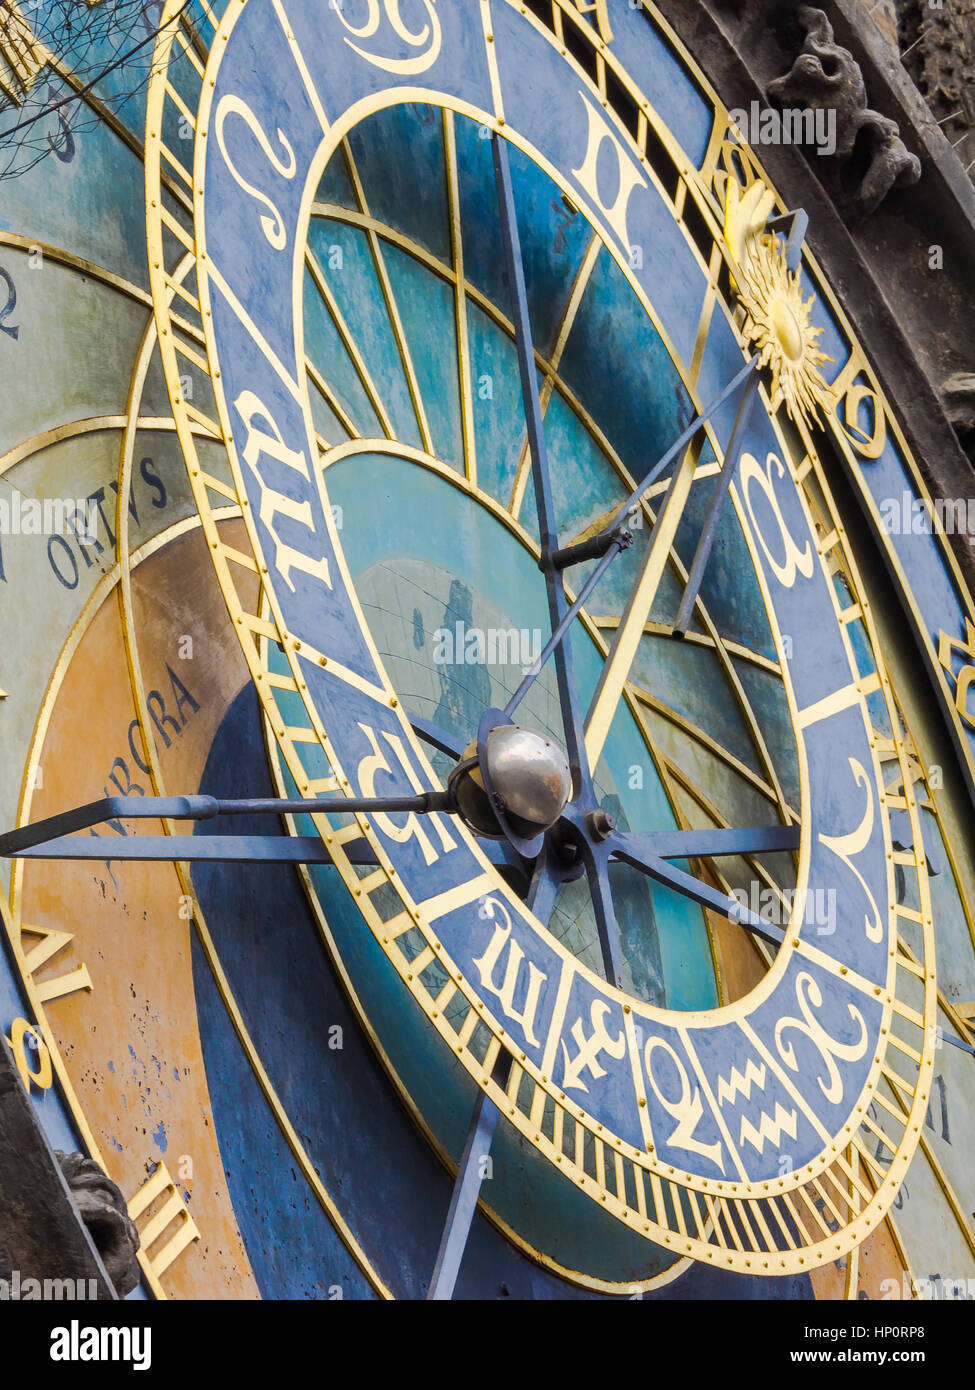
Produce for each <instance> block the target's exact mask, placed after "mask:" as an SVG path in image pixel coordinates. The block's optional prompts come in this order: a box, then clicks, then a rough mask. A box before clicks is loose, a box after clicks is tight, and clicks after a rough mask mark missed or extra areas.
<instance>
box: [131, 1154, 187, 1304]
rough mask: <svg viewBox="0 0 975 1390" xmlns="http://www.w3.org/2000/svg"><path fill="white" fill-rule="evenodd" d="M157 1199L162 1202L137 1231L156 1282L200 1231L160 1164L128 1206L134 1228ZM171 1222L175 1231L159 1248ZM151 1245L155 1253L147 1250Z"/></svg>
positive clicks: (164, 1167) (163, 1164)
mask: <svg viewBox="0 0 975 1390" xmlns="http://www.w3.org/2000/svg"><path fill="white" fill-rule="evenodd" d="M159 1197H163V1198H164V1199H165V1200H164V1201H163V1203H162V1205H161V1206H160V1207H159V1208H158V1209H157V1210H156V1211H155V1212H154V1213H153V1215H152V1216H150V1218H149V1220H148V1221H147V1222H146V1223H145V1225H144V1226H142V1227H141V1229H140V1231H139V1235H140V1236H141V1238H142V1249H143V1251H144V1252H145V1256H146V1259H147V1261H148V1263H149V1268H150V1269H151V1270H152V1272H153V1274H154V1275H155V1276H156V1278H157V1279H158V1278H159V1277H160V1276H161V1275H163V1274H164V1273H165V1272H166V1270H167V1269H168V1268H169V1266H170V1265H171V1264H172V1263H173V1261H174V1260H175V1259H176V1257H177V1255H181V1254H182V1253H183V1251H184V1250H185V1249H186V1247H187V1246H188V1245H191V1244H192V1243H193V1241H195V1240H199V1239H200V1232H199V1228H198V1227H197V1224H196V1222H195V1221H194V1220H193V1218H192V1216H190V1214H189V1212H188V1211H187V1210H186V1203H185V1202H184V1201H183V1198H182V1195H181V1194H180V1193H179V1192H178V1191H177V1188H176V1184H175V1183H174V1182H173V1180H172V1178H171V1177H170V1176H169V1170H168V1169H167V1167H166V1165H165V1163H160V1165H159V1167H158V1168H157V1169H156V1171H155V1172H154V1173H153V1175H152V1177H151V1178H149V1179H147V1181H146V1182H144V1183H143V1184H142V1186H141V1187H140V1188H139V1190H138V1192H137V1193H136V1194H135V1196H134V1197H133V1198H132V1200H131V1201H130V1202H129V1204H128V1209H129V1215H130V1216H131V1218H132V1220H133V1221H134V1222H135V1223H136V1225H138V1223H139V1218H140V1216H143V1215H145V1213H146V1212H147V1211H148V1210H149V1208H150V1207H151V1206H152V1205H153V1203H154V1202H155V1201H156V1200H157V1199H158V1198H159ZM174 1221H175V1222H177V1223H178V1224H177V1227H176V1229H175V1230H173V1231H172V1232H171V1233H170V1235H169V1239H168V1240H166V1241H165V1242H164V1243H163V1244H162V1245H159V1243H158V1242H159V1240H160V1238H161V1237H162V1236H163V1235H165V1234H166V1232H167V1231H169V1229H170V1227H171V1226H172V1225H173V1222H174ZM152 1246H156V1249H155V1252H154V1253H153V1252H152V1251H151V1248H150V1247H152Z"/></svg>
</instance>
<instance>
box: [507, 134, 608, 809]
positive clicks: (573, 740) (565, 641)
mask: <svg viewBox="0 0 975 1390" xmlns="http://www.w3.org/2000/svg"><path fill="white" fill-rule="evenodd" d="M492 145H493V151H494V173H495V180H496V182H497V189H498V207H499V210H500V217H501V234H502V241H503V243H504V254H505V265H506V267H507V272H508V284H509V286H510V289H511V293H512V296H513V299H514V325H515V339H516V343H517V347H518V366H519V369H520V373H521V392H522V400H523V403H524V407H525V424H526V430H527V434H528V447H529V452H530V454H531V462H532V479H533V481H534V484H535V506H536V508H537V512H538V534H539V541H540V544H541V549H542V557H541V565H542V571H543V573H544V575H545V591H546V596H547V599H548V610H549V620H550V623H551V628H552V632H553V633H555V632H556V631H558V629H559V628H560V627H561V625H562V622H563V619H564V618H565V616H566V612H567V610H568V607H569V605H568V602H567V600H566V597H565V589H564V587H563V584H562V581H561V579H560V578H559V576H558V574H557V572H556V571H555V570H554V569H553V568H552V567H551V564H550V563H549V561H550V559H551V556H552V554H553V552H554V551H555V550H556V549H557V546H558V530H557V527H556V522H555V504H554V501H553V497H552V482H551V477H550V474H549V466H548V451H547V449H546V446H545V431H544V427H543V425H542V407H541V401H540V399H539V393H538V377H537V375H536V372H535V353H534V349H533V346H532V336H531V322H530V320H529V315H528V293H527V290H526V288H525V268H524V263H523V261H522V256H521V240H520V236H519V232H518V221H517V215H516V212H515V201H514V191H513V189H512V185H511V168H510V165H509V162H508V145H507V141H506V140H504V138H503V137H502V136H500V135H495V136H494V138H493V141H492ZM554 653H555V668H556V675H557V682H558V690H559V704H560V706H561V710H562V722H563V726H564V734H565V747H566V754H567V756H568V760H569V767H570V769H571V771H572V781H573V786H574V788H575V791H576V794H578V793H579V792H580V791H582V790H583V788H585V789H587V790H588V787H589V785H590V782H591V778H590V776H589V767H588V764H587V763H586V762H585V757H584V753H583V734H582V718H581V712H580V710H579V706H578V699H577V696H576V686H575V680H574V676H573V664H572V652H571V644H570V641H569V638H568V635H567V632H565V633H563V637H562V640H561V641H560V642H559V643H558V644H557V645H556V646H555V648H554Z"/></svg>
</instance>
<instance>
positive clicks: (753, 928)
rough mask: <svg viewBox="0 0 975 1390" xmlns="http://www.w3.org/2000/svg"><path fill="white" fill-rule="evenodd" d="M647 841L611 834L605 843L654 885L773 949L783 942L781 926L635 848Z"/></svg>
mask: <svg viewBox="0 0 975 1390" xmlns="http://www.w3.org/2000/svg"><path fill="white" fill-rule="evenodd" d="M648 839H650V837H649V836H634V835H621V834H618V833H616V832H613V833H612V834H611V835H610V837H609V841H608V843H609V845H610V847H611V851H612V853H613V854H614V856H615V857H616V858H617V859H622V860H623V862H624V863H626V864H631V865H632V866H633V867H634V868H635V869H642V871H643V872H644V873H645V874H647V875H648V876H649V877H650V878H652V879H655V880H656V882H657V883H663V884H665V885H666V886H667V887H668V888H674V889H676V891H677V892H678V893H681V894H682V895H683V896H684V897H685V898H690V899H691V900H692V901H693V902H696V903H700V904H701V906H702V907H710V908H712V909H713V910H714V911H715V912H720V913H721V914H722V916H724V917H727V918H729V920H730V921H732V922H737V923H738V924H739V926H742V927H744V928H745V930H746V931H750V932H753V933H754V934H755V935H756V936H760V937H762V938H763V939H764V940H765V941H768V942H770V943H771V945H773V946H781V945H782V943H783V941H784V940H785V932H784V931H783V930H782V928H781V927H778V926H776V925H775V924H774V923H772V922H768V921H766V919H765V918H764V917H760V916H759V915H758V913H757V912H752V911H751V910H750V909H749V908H747V907H745V905H744V904H743V903H740V902H738V901H737V899H736V898H732V897H729V896H728V894H727V893H721V892H719V891H718V889H716V888H711V887H709V886H708V884H706V883H702V882H701V880H700V879H697V878H694V876H693V875H692V874H687V873H684V871H683V869H677V868H675V867H674V865H673V864H668V862H667V860H666V859H663V858H662V857H661V856H660V855H657V854H653V853H651V852H650V851H649V850H648V849H646V848H642V847H638V846H639V842H640V840H648Z"/></svg>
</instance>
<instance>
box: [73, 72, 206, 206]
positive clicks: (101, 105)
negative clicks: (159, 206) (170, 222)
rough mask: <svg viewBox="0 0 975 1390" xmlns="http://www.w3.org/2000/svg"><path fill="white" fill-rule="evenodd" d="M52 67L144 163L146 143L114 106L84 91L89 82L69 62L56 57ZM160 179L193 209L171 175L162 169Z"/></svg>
mask: <svg viewBox="0 0 975 1390" xmlns="http://www.w3.org/2000/svg"><path fill="white" fill-rule="evenodd" d="M51 67H52V68H53V69H54V71H55V72H56V73H57V74H58V76H59V77H60V78H61V79H62V80H63V81H64V82H66V83H67V85H68V86H69V87H70V88H71V90H72V91H73V92H76V93H77V94H78V95H79V96H80V97H81V100H82V101H83V102H84V103H85V105H86V106H88V107H90V108H91V110H92V111H94V113H95V115H96V116H98V117H99V119H100V120H101V121H103V122H104V124H105V125H106V126H108V128H109V130H111V131H112V133H113V134H114V135H117V136H118V138H119V139H120V140H121V141H122V143H123V144H124V145H126V146H128V148H129V149H130V150H131V151H132V153H133V154H134V155H135V156H136V157H137V158H138V159H139V161H140V163H143V164H144V163H145V158H146V150H145V145H144V144H143V143H142V141H141V140H140V139H139V138H138V136H137V135H134V134H133V133H132V131H131V130H129V128H128V126H127V125H126V124H125V123H124V121H121V120H119V118H118V116H117V115H116V114H115V112H114V111H113V110H112V108H111V107H110V106H108V105H107V104H106V103H105V102H104V101H102V100H101V98H100V97H98V96H96V95H95V93H94V92H82V88H83V87H85V86H86V85H87V84H86V83H85V82H83V81H82V79H81V78H80V77H78V76H77V75H76V74H75V73H74V72H72V70H71V69H70V68H69V67H68V66H67V64H65V63H63V62H62V61H61V59H60V58H57V57H55V59H54V61H53V62H52V64H51ZM160 180H161V182H162V183H163V184H164V185H165V186H166V188H167V190H168V191H169V192H170V193H171V194H172V196H173V197H174V198H175V199H176V201H177V202H178V203H180V204H181V205H182V206H183V207H184V208H185V209H186V211H187V212H190V211H192V203H191V201H190V199H189V198H188V197H187V196H186V194H185V193H184V192H183V190H182V188H180V186H179V184H178V183H174V182H173V180H172V179H171V178H170V176H169V175H168V174H166V173H163V172H162V171H160Z"/></svg>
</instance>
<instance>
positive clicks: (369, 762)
mask: <svg viewBox="0 0 975 1390" xmlns="http://www.w3.org/2000/svg"><path fill="white" fill-rule="evenodd" d="M359 728H360V729H361V730H362V732H363V733H364V734H365V736H366V738H367V739H368V740H369V744H370V747H371V748H372V753H370V754H367V755H366V757H364V758H363V759H362V761H361V762H360V764H359V767H358V769H357V771H356V777H357V778H358V781H359V786H360V787H361V788H362V795H363V796H379V795H380V793H379V792H377V791H376V778H377V777H378V775H379V774H380V773H381V772H384V773H385V774H386V776H387V777H392V776H394V773H393V769H392V768H391V767H390V765H389V762H388V761H387V759H386V757H385V755H384V754H383V753H382V752H381V751H380V748H379V740H378V739H377V738H376V733H375V730H374V729H370V728H369V726H368V724H360V725H359ZM383 738H384V739H385V740H386V742H387V743H388V744H389V746H390V748H391V749H392V751H393V754H394V755H395V757H396V761H397V762H398V763H399V765H400V768H401V769H402V771H403V772H405V773H406V775H407V777H408V779H409V782H410V785H411V786H412V788H413V790H414V791H415V792H420V791H422V789H423V788H422V786H421V784H420V781H419V779H418V778H417V776H416V773H415V772H414V771H413V769H412V767H411V766H410V764H409V760H408V759H407V756H406V750H405V748H404V747H403V741H402V739H400V738H399V737H398V736H397V735H396V734H390V733H387V732H386V731H385V730H384V731H383ZM372 819H373V820H374V821H375V822H376V824H377V825H378V826H379V829H380V830H381V831H382V832H383V834H384V835H388V836H389V838H390V839H391V840H395V841H396V842H397V844H401V845H405V844H407V843H408V841H410V840H416V842H417V844H418V845H419V846H420V853H421V854H422V855H423V862H424V863H425V864H426V865H427V866H428V867H429V866H430V865H431V864H435V863H436V862H437V860H438V859H439V858H440V855H439V854H438V853H437V851H436V849H435V848H434V846H433V842H432V841H431V839H430V836H429V835H428V834H427V832H426V830H425V829H424V824H423V822H421V821H420V818H419V816H417V814H416V812H415V811H411V812H410V813H409V814H408V815H407V816H406V817H405V819H404V821H403V824H402V825H396V824H394V822H393V819H392V817H391V816H388V815H387V814H386V813H385V812H378V813H376V814H374V815H373V817H372ZM425 821H426V823H428V824H430V825H432V827H433V829H434V830H435V831H436V832H437V837H438V839H439V840H440V846H441V849H442V850H443V852H444V854H448V853H449V852H450V851H451V850H452V849H456V848H457V841H456V840H454V839H453V837H452V836H451V835H450V834H449V833H448V831H447V830H446V829H445V827H444V825H443V823H442V822H441V820H440V817H439V816H427V817H425Z"/></svg>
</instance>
